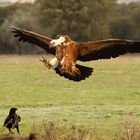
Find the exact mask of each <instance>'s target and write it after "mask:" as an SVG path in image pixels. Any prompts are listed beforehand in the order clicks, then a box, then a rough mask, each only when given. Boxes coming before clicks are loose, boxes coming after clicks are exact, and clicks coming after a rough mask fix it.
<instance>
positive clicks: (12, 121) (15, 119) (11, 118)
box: [3, 107, 21, 134]
mask: <svg viewBox="0 0 140 140" xmlns="http://www.w3.org/2000/svg"><path fill="white" fill-rule="evenodd" d="M16 111H17V108H15V107H12V108H11V109H10V111H9V115H8V116H7V117H6V119H5V121H4V124H3V126H4V127H7V128H8V129H9V132H10V133H11V134H13V132H12V131H11V129H14V128H16V129H17V132H18V133H19V134H20V132H19V126H18V123H19V122H20V121H21V117H20V116H19V115H18V114H17V113H16Z"/></svg>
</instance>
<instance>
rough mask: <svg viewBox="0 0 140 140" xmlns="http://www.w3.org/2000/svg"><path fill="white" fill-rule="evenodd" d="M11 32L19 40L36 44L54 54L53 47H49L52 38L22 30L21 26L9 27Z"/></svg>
mask: <svg viewBox="0 0 140 140" xmlns="http://www.w3.org/2000/svg"><path fill="white" fill-rule="evenodd" d="M11 30H12V32H13V33H14V34H15V35H14V36H15V37H17V38H18V40H19V41H22V42H28V43H32V44H35V45H37V46H38V47H40V48H42V49H44V50H46V51H47V52H49V53H51V54H55V48H53V47H49V46H50V41H51V40H52V39H50V38H48V37H46V36H42V35H39V34H37V33H35V32H32V31H27V30H23V29H21V28H16V27H13V26H12V27H11Z"/></svg>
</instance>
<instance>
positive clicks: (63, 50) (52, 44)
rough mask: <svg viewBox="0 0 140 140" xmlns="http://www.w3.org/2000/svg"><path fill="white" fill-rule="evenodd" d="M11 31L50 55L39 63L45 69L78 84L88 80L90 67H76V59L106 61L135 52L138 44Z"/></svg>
mask: <svg viewBox="0 0 140 140" xmlns="http://www.w3.org/2000/svg"><path fill="white" fill-rule="evenodd" d="M11 29H12V32H13V33H14V34H15V35H14V36H15V37H18V40H19V41H22V42H28V43H33V44H35V45H37V46H38V47H41V48H42V49H44V50H46V52H48V53H50V54H52V55H53V56H54V58H53V59H51V60H47V59H45V58H43V57H42V59H41V61H42V62H43V63H44V64H45V66H47V67H48V68H53V69H54V70H55V71H56V73H57V74H59V75H60V76H64V77H65V78H68V79H69V80H73V81H81V80H84V79H86V78H87V77H89V76H90V75H91V74H92V72H93V68H90V67H86V66H82V65H79V64H76V61H77V60H80V61H91V60H98V59H110V58H115V57H118V56H119V55H123V54H125V53H139V52H140V42H135V41H132V40H124V39H106V40H99V41H89V42H76V41H73V40H72V39H71V38H70V37H69V36H67V35H62V36H60V37H59V38H58V39H51V38H48V37H46V36H42V35H39V34H37V33H34V32H31V31H27V30H23V29H20V28H15V27H12V28H11Z"/></svg>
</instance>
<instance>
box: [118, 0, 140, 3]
mask: <svg viewBox="0 0 140 140" xmlns="http://www.w3.org/2000/svg"><path fill="white" fill-rule="evenodd" d="M135 1H139V2H140V0H118V2H125V3H129V2H135Z"/></svg>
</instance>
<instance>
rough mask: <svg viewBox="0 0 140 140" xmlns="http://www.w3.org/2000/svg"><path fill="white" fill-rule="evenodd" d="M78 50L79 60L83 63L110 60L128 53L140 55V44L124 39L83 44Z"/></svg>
mask: <svg viewBox="0 0 140 140" xmlns="http://www.w3.org/2000/svg"><path fill="white" fill-rule="evenodd" d="M78 50H79V52H78V60H81V61H90V60H98V59H110V58H111V57H113V58H115V57H118V56H119V55H123V54H125V53H127V52H129V53H140V42H134V41H131V40H122V39H106V40H100V41H93V42H81V43H80V44H79V48H78Z"/></svg>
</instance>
